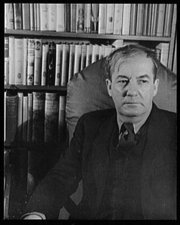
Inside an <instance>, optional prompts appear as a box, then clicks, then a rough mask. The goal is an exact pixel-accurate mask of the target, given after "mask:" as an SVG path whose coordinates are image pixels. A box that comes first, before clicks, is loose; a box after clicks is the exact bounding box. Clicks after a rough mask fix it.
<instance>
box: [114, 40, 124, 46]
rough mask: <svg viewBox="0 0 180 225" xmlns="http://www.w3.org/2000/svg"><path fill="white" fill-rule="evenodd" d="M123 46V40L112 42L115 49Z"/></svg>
mask: <svg viewBox="0 0 180 225" xmlns="http://www.w3.org/2000/svg"><path fill="white" fill-rule="evenodd" d="M123 45H124V40H122V39H120V40H115V41H114V42H113V46H114V47H115V48H119V47H122V46H123Z"/></svg>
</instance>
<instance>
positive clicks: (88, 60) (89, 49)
mask: <svg viewBox="0 0 180 225" xmlns="http://www.w3.org/2000/svg"><path fill="white" fill-rule="evenodd" d="M91 62H92V44H88V45H87V52H86V67H87V66H89V65H90V64H91Z"/></svg>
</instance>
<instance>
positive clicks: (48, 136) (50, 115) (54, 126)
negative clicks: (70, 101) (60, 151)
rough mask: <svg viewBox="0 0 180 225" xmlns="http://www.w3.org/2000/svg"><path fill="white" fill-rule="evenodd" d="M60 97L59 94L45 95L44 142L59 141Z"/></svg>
mask: <svg viewBox="0 0 180 225" xmlns="http://www.w3.org/2000/svg"><path fill="white" fill-rule="evenodd" d="M58 110H59V97H58V94H57V93H46V94H45V123H44V142H45V143H53V142H57V140H58Z"/></svg>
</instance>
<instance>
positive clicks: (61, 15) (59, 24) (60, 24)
mask: <svg viewBox="0 0 180 225" xmlns="http://www.w3.org/2000/svg"><path fill="white" fill-rule="evenodd" d="M56 10H57V11H56V15H57V20H56V31H57V32H61V31H65V4H57V5H56Z"/></svg>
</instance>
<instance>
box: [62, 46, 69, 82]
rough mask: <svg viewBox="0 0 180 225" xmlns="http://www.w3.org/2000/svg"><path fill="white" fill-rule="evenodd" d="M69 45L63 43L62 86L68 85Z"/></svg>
mask: <svg viewBox="0 0 180 225" xmlns="http://www.w3.org/2000/svg"><path fill="white" fill-rule="evenodd" d="M68 60H69V45H68V44H63V50H62V71H61V86H66V85H67V80H68V66H69V61H68Z"/></svg>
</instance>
